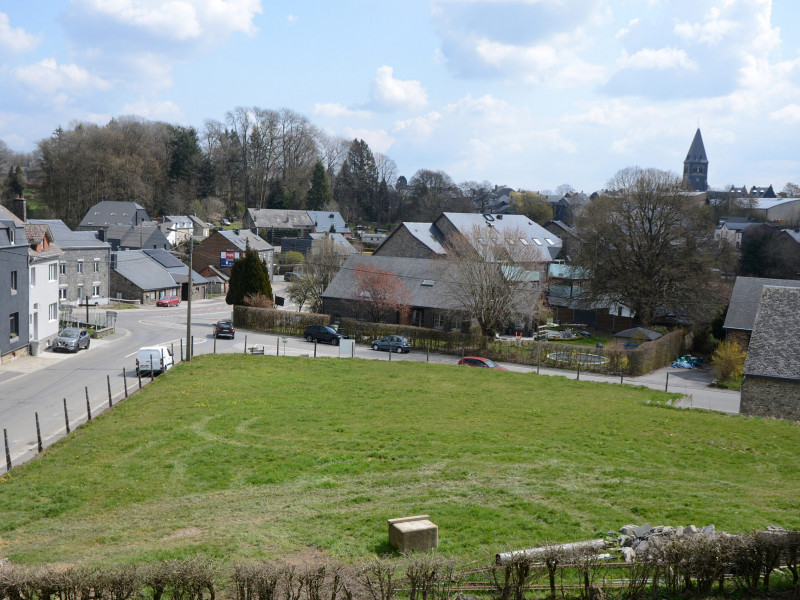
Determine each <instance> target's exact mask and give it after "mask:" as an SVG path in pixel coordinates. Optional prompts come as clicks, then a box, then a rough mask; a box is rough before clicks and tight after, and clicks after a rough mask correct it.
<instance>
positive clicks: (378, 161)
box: [375, 152, 398, 184]
mask: <svg viewBox="0 0 800 600" xmlns="http://www.w3.org/2000/svg"><path fill="white" fill-rule="evenodd" d="M375 167H376V168H377V169H378V181H381V180H383V181H385V182H386V183H387V184H392V183H394V182H395V181H396V180H397V173H398V170H397V163H396V162H394V160H392V159H391V158H389V157H388V156H386V155H385V154H383V153H382V152H376V153H375Z"/></svg>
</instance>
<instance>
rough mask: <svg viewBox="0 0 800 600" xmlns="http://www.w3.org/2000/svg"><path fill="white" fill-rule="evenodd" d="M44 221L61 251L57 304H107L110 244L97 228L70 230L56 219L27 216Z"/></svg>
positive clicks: (37, 222) (41, 223) (37, 221)
mask: <svg viewBox="0 0 800 600" xmlns="http://www.w3.org/2000/svg"><path fill="white" fill-rule="evenodd" d="M28 222H29V223H33V224H38V225H48V226H49V227H50V232H51V233H52V234H53V239H54V240H55V243H56V244H57V245H58V247H59V248H61V250H63V251H64V255H63V256H62V258H61V262H60V263H59V275H58V297H59V301H60V303H61V304H65V303H66V304H73V305H74V304H78V303H79V302H83V301H84V300H85V299H86V297H87V296H88V297H89V303H90V304H108V298H109V295H110V294H109V284H110V272H109V265H110V263H111V246H110V245H109V244H108V243H107V242H104V241H102V240H101V239H100V234H99V233H98V232H97V231H72V230H71V229H70V228H69V227H67V226H66V224H65V223H64V221H61V220H59V219H29V221H28Z"/></svg>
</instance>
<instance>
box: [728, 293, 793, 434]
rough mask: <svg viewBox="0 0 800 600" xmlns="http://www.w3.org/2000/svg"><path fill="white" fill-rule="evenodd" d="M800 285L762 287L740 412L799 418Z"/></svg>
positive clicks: (746, 364) (747, 362) (745, 370)
mask: <svg viewBox="0 0 800 600" xmlns="http://www.w3.org/2000/svg"><path fill="white" fill-rule="evenodd" d="M798 338H800V288H798V287H780V286H771V285H767V286H764V287H763V288H762V294H761V301H760V302H759V306H758V313H757V315H756V318H755V323H754V326H753V331H752V336H751V338H750V346H749V349H748V352H747V359H746V360H745V364H744V381H743V382H742V389H741V405H740V409H739V410H740V413H741V414H743V415H759V416H764V417H774V418H779V419H792V420H795V421H800V353H798V352H797V351H796V345H797V339H798Z"/></svg>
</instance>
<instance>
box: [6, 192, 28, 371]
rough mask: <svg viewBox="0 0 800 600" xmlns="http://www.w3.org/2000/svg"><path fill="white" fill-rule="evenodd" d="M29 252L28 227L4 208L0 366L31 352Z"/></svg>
mask: <svg viewBox="0 0 800 600" xmlns="http://www.w3.org/2000/svg"><path fill="white" fill-rule="evenodd" d="M28 248H29V245H28V239H27V237H26V236H25V224H24V223H23V222H22V221H21V220H20V219H18V218H17V217H16V216H15V215H14V214H13V213H12V212H11V211H9V210H8V209H6V208H5V207H3V206H0V362H4V361H6V360H8V357H9V356H11V357H15V356H17V355H18V353H22V354H25V353H27V351H28V350H27V349H28V338H29V331H28V311H29V304H28V303H29V298H30V279H29V272H28Z"/></svg>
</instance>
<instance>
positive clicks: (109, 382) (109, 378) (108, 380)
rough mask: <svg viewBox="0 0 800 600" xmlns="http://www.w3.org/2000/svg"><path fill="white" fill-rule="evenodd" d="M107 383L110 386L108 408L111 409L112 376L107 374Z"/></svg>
mask: <svg viewBox="0 0 800 600" xmlns="http://www.w3.org/2000/svg"><path fill="white" fill-rule="evenodd" d="M106 383H107V384H108V408H111V375H108V374H106Z"/></svg>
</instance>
